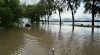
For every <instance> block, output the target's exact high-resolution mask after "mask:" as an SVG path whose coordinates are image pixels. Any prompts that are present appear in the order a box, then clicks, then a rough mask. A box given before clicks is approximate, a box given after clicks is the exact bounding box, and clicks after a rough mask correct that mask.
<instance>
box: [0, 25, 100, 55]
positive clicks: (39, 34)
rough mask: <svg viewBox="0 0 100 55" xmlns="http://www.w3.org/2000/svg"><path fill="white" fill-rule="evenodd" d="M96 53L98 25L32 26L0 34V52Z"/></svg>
mask: <svg viewBox="0 0 100 55" xmlns="http://www.w3.org/2000/svg"><path fill="white" fill-rule="evenodd" d="M52 48H54V49H55V55H100V28H94V31H93V30H92V28H86V27H74V29H73V27H72V26H67V25H62V26H61V28H60V26H59V25H45V24H43V25H42V24H39V25H33V26H32V27H31V29H30V30H27V29H26V28H13V29H10V30H7V31H5V32H2V33H0V55H52V51H51V49H52Z"/></svg>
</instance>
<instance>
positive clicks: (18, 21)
mask: <svg viewBox="0 0 100 55" xmlns="http://www.w3.org/2000/svg"><path fill="white" fill-rule="evenodd" d="M19 21H20V20H19V19H18V27H19Z"/></svg>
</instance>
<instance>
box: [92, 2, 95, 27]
mask: <svg viewBox="0 0 100 55" xmlns="http://www.w3.org/2000/svg"><path fill="white" fill-rule="evenodd" d="M94 3H95V0H93V4H92V26H94Z"/></svg>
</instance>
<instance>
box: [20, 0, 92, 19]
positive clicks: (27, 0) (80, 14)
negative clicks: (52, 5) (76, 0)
mask: <svg viewBox="0 0 100 55" xmlns="http://www.w3.org/2000/svg"><path fill="white" fill-rule="evenodd" d="M20 1H21V3H26V4H27V5H28V4H36V3H38V2H39V0H20ZM84 9H85V8H84V4H83V3H81V5H80V7H79V8H78V10H77V13H75V15H74V16H75V19H80V18H91V14H84V13H83V12H84ZM61 17H62V19H63V18H72V14H71V11H67V10H66V11H64V12H63V13H61ZM50 18H51V19H59V14H58V11H57V13H56V14H55V13H54V14H53V15H52V16H51V17H50Z"/></svg>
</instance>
